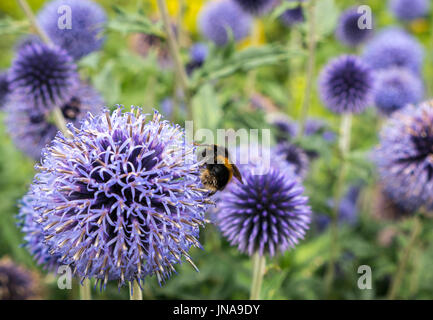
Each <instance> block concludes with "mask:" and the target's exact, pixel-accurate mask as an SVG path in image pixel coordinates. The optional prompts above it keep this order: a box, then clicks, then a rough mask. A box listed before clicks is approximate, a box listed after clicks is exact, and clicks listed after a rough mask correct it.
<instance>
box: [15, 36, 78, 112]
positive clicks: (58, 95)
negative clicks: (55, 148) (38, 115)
mask: <svg viewBox="0 0 433 320" xmlns="http://www.w3.org/2000/svg"><path fill="white" fill-rule="evenodd" d="M8 80H9V84H10V89H11V92H12V93H13V94H14V97H15V98H17V99H19V100H21V102H22V103H25V104H28V105H30V106H32V108H33V106H35V107H37V108H40V109H45V110H50V109H52V108H53V107H54V106H57V105H59V104H61V103H62V102H63V101H65V100H67V99H69V98H70V97H71V95H72V92H73V91H74V90H75V89H76V87H77V85H78V82H79V80H78V74H77V72H76V65H75V64H74V63H73V62H72V59H71V58H70V57H69V56H68V55H67V53H66V51H64V50H63V49H60V48H58V47H49V46H47V45H45V44H43V43H35V42H32V43H30V44H28V45H26V46H23V47H21V49H20V50H19V51H18V53H17V56H16V58H15V60H14V61H13V63H12V66H11V68H10V71H9V75H8Z"/></svg>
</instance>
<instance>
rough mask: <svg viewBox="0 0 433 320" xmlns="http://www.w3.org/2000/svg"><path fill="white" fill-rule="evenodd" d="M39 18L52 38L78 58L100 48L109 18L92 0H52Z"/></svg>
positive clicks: (43, 27)
mask: <svg viewBox="0 0 433 320" xmlns="http://www.w3.org/2000/svg"><path fill="white" fill-rule="evenodd" d="M62 14H63V15H64V16H65V17H64V20H62V18H63V16H62ZM68 15H69V17H70V18H69V19H70V20H68ZM37 20H38V22H39V24H40V26H41V27H42V29H43V30H44V31H45V32H46V33H47V35H48V37H49V38H50V39H51V40H52V41H53V42H54V43H55V44H57V45H58V46H60V47H61V48H63V49H65V50H66V51H67V52H68V53H69V55H71V56H72V57H73V58H74V59H75V60H78V59H80V58H81V57H83V56H85V55H87V54H89V53H91V52H93V51H96V50H99V49H100V48H101V47H102V45H103V43H104V40H105V39H104V37H102V35H101V33H102V32H103V30H104V26H103V25H104V24H105V22H106V20H107V17H106V14H105V11H104V9H102V7H101V6H100V5H99V4H97V3H95V2H93V1H90V0H56V1H51V2H48V3H47V4H46V5H45V6H44V7H43V8H42V10H41V11H40V12H39V14H38V16H37ZM68 23H70V25H68Z"/></svg>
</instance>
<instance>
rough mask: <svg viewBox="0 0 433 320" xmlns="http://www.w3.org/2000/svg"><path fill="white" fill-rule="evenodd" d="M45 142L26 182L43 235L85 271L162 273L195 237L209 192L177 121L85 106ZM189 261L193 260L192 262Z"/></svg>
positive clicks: (123, 277)
mask: <svg viewBox="0 0 433 320" xmlns="http://www.w3.org/2000/svg"><path fill="white" fill-rule="evenodd" d="M69 129H70V131H71V132H72V133H73V138H70V139H69V138H65V137H64V136H63V135H62V134H61V133H59V134H58V135H57V136H56V138H55V140H54V141H53V142H52V144H51V145H50V146H49V147H48V148H47V149H45V151H44V156H43V159H42V162H41V166H40V167H38V170H39V172H38V173H37V175H36V177H35V182H34V184H33V185H32V188H31V190H32V193H33V195H34V196H35V201H34V203H33V208H34V209H35V210H37V211H38V213H39V215H40V216H41V219H40V223H41V225H42V227H43V229H44V235H45V239H46V240H47V241H48V244H49V246H50V248H51V249H52V251H53V252H54V253H55V254H60V255H61V256H62V263H66V264H73V265H74V266H75V273H76V275H77V276H79V277H82V278H92V277H93V278H96V279H97V280H98V281H99V282H100V284H101V286H105V284H106V283H107V281H109V280H118V283H119V285H123V284H124V283H125V282H128V281H134V280H135V281H138V282H139V283H141V282H142V281H143V280H144V279H145V277H147V276H150V275H155V274H156V276H157V278H158V281H159V282H161V281H163V280H164V279H166V278H167V277H169V276H170V274H171V273H172V272H173V271H174V267H173V265H174V264H176V263H180V262H181V261H182V260H181V259H182V257H183V258H185V259H186V260H187V261H188V262H190V263H191V264H192V265H193V266H194V264H193V263H192V260H191V258H190V256H189V254H188V250H189V249H190V247H191V246H197V247H200V243H199V242H198V240H197V238H198V235H199V226H200V225H202V224H203V222H204V217H203V215H204V212H205V210H206V208H207V206H208V203H209V202H210V200H209V199H208V191H207V190H205V189H203V187H202V185H201V181H200V163H199V162H197V157H196V154H195V149H194V148H195V147H194V146H193V145H192V144H190V143H187V142H186V141H185V133H184V131H183V130H182V129H181V128H180V127H179V126H177V125H176V126H175V125H172V124H170V123H169V122H168V121H162V120H161V115H160V114H159V113H157V112H155V113H154V116H153V118H150V119H149V118H148V116H147V115H144V114H141V109H140V108H135V107H134V108H133V110H132V112H122V110H121V108H120V107H118V108H117V109H116V110H115V111H114V112H113V114H112V115H110V114H109V113H108V111H107V112H105V113H102V114H100V115H98V116H95V117H93V116H91V115H89V116H88V117H87V118H86V120H85V121H83V122H82V126H81V128H80V129H77V128H74V127H73V126H71V125H70V126H69ZM194 267H195V266H194Z"/></svg>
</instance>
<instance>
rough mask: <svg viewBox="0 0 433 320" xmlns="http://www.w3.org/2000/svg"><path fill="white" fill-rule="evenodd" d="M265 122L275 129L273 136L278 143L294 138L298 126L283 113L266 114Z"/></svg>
mask: <svg viewBox="0 0 433 320" xmlns="http://www.w3.org/2000/svg"><path fill="white" fill-rule="evenodd" d="M266 121H267V122H268V123H269V124H270V125H272V126H273V127H275V128H276V129H277V130H276V131H277V132H276V134H275V136H276V140H277V142H278V143H283V142H286V141H288V140H289V139H291V138H294V137H295V136H296V134H297V133H298V130H299V128H298V124H297V123H296V122H295V121H294V120H293V119H292V118H290V117H288V116H287V115H286V114H284V113H280V112H272V113H268V114H266Z"/></svg>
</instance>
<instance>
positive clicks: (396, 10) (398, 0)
mask: <svg viewBox="0 0 433 320" xmlns="http://www.w3.org/2000/svg"><path fill="white" fill-rule="evenodd" d="M388 7H389V10H390V11H391V12H392V13H393V14H394V15H395V16H396V17H397V18H398V19H400V20H403V21H410V20H414V19H417V18H421V17H424V16H426V15H427V14H428V11H429V7H430V3H429V0H389V1H388Z"/></svg>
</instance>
